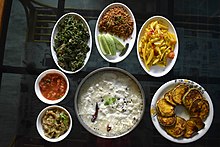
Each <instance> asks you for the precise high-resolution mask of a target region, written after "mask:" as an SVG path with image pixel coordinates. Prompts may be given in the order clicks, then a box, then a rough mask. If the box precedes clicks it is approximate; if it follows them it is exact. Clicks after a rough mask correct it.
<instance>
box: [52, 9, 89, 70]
mask: <svg viewBox="0 0 220 147" xmlns="http://www.w3.org/2000/svg"><path fill="white" fill-rule="evenodd" d="M67 15H74V16H77V17H79V18H80V19H81V20H82V21H83V23H84V24H85V25H86V27H87V29H88V32H89V41H88V46H89V51H88V52H87V54H86V58H85V60H84V64H83V66H82V67H80V68H79V69H77V70H75V71H69V70H65V69H63V68H62V67H60V65H59V64H58V62H57V59H55V57H54V56H56V58H57V54H56V52H55V51H54V48H53V44H54V36H55V31H56V29H57V26H58V24H59V23H60V21H61V20H62V19H63V18H64V17H66V16H67ZM50 49H51V53H52V57H53V60H54V62H55V63H56V65H57V66H58V67H59V69H60V70H62V71H63V72H65V73H68V74H74V73H77V72H79V71H81V70H82V69H83V68H84V67H85V65H86V64H87V62H88V61H89V58H90V55H91V52H92V33H91V29H90V26H89V24H88V23H87V21H86V20H85V18H84V17H83V16H82V15H80V14H78V13H75V12H69V13H66V14H64V15H62V16H61V17H60V18H59V19H58V20H57V21H56V23H55V25H54V27H53V30H52V33H51V38H50Z"/></svg>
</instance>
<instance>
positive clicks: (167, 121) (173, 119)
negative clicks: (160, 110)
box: [157, 115, 176, 127]
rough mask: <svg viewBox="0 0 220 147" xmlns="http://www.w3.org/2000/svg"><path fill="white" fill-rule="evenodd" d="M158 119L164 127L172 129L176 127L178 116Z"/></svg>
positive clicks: (158, 117) (159, 117)
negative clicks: (171, 127)
mask: <svg viewBox="0 0 220 147" xmlns="http://www.w3.org/2000/svg"><path fill="white" fill-rule="evenodd" d="M157 119H158V122H159V123H160V125H162V126H164V127H170V126H173V125H175V123H176V116H171V117H163V116H160V115H157Z"/></svg>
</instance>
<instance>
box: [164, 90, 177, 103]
mask: <svg viewBox="0 0 220 147" xmlns="http://www.w3.org/2000/svg"><path fill="white" fill-rule="evenodd" d="M164 98H165V99H166V101H167V102H168V103H170V104H171V105H173V106H176V103H175V102H174V101H173V95H172V90H170V91H168V92H167V93H165V95H164Z"/></svg>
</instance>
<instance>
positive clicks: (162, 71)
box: [137, 16, 179, 77]
mask: <svg viewBox="0 0 220 147" xmlns="http://www.w3.org/2000/svg"><path fill="white" fill-rule="evenodd" d="M155 20H160V21H162V22H163V23H164V24H166V25H167V26H168V31H169V32H171V33H173V34H174V35H175V37H176V41H177V42H176V45H175V48H174V53H175V56H174V58H173V59H172V60H171V59H167V65H166V66H165V67H161V66H158V65H155V66H151V67H150V71H148V70H147V68H146V67H145V65H144V62H143V61H142V59H141V57H140V55H139V52H138V46H139V42H140V40H141V37H142V36H143V35H144V32H145V29H146V28H147V26H148V25H149V24H150V22H152V21H155ZM178 50H179V43H178V37H177V33H176V30H175V28H174V26H173V25H172V23H171V22H170V21H169V20H168V19H167V18H165V17H163V16H153V17H151V18H149V19H148V20H147V21H146V22H145V23H144V24H143V25H142V27H141V29H140V31H139V34H138V38H137V56H138V60H139V62H140V64H141V66H142V68H143V69H144V70H145V72H147V73H148V74H149V75H151V76H153V77H161V76H164V75H166V74H167V73H168V72H169V71H170V70H171V69H172V68H173V66H174V64H175V62H176V60H177V56H178Z"/></svg>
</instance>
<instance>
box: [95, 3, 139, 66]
mask: <svg viewBox="0 0 220 147" xmlns="http://www.w3.org/2000/svg"><path fill="white" fill-rule="evenodd" d="M118 6H120V7H123V8H124V9H125V10H126V11H127V12H128V14H129V15H130V16H131V17H132V19H133V21H134V26H133V27H134V30H133V32H132V34H131V37H130V38H128V39H126V40H123V39H122V38H119V37H117V36H115V37H116V38H117V39H118V40H120V42H121V43H122V44H123V45H126V44H127V43H128V44H129V46H128V48H127V51H126V53H125V54H124V55H122V56H120V53H117V54H116V55H115V56H110V55H104V54H103V53H102V51H101V49H100V46H99V42H98V35H99V34H100V32H99V28H98V24H99V21H100V19H101V18H102V16H103V15H104V14H105V13H106V12H107V11H108V10H109V9H111V8H114V7H118ZM136 33H137V27H136V21H135V18H134V15H133V13H132V11H131V10H130V9H129V8H128V7H127V6H126V5H125V4H122V3H112V4H110V5H108V6H107V7H105V8H104V9H103V10H102V12H101V14H100V15H99V17H98V20H97V22H96V26H95V43H96V47H97V49H98V52H99V54H100V55H101V56H102V58H103V59H105V60H106V61H108V62H110V63H118V62H121V61H122V60H124V59H125V58H126V57H127V56H128V55H129V54H130V52H131V51H132V49H133V46H134V43H135V40H136Z"/></svg>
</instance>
